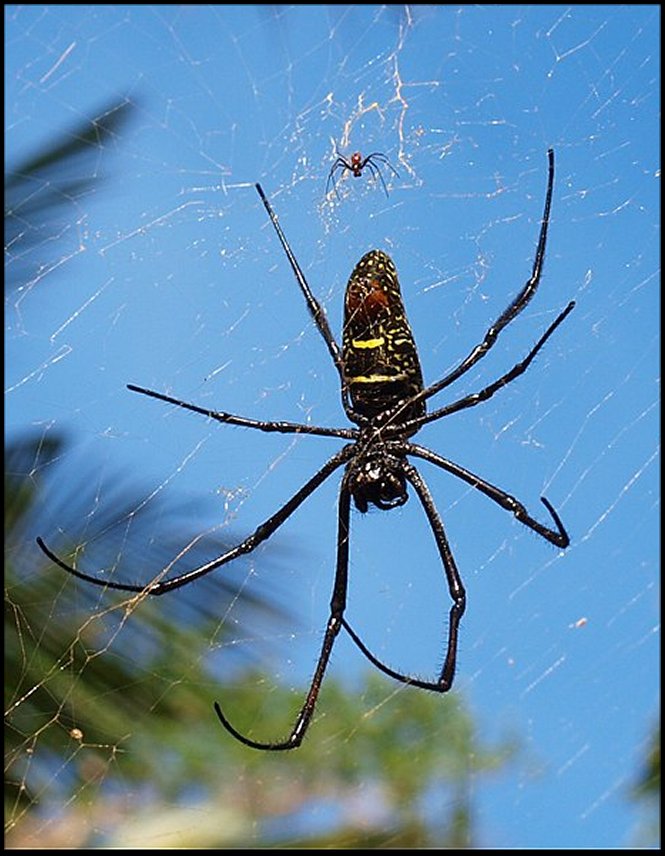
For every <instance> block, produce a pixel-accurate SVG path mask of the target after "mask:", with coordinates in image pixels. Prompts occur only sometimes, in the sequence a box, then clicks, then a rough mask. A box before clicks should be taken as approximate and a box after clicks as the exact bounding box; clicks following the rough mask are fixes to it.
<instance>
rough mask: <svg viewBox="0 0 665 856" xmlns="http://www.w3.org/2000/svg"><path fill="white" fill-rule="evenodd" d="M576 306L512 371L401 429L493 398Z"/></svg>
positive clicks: (569, 308) (526, 365)
mask: <svg viewBox="0 0 665 856" xmlns="http://www.w3.org/2000/svg"><path fill="white" fill-rule="evenodd" d="M574 308H575V301H574V300H571V302H570V303H569V304H568V306H566V308H565V309H564V310H563V312H561V313H560V314H559V315H558V317H557V318H556V319H555V320H554V321H553V323H552V324H550V326H549V327H548V328H547V330H546V331H545V332H544V333H543V335H542V336H541V337H540V339H538V341H537V342H536V344H535V345H534V346H533V348H532V349H531V350H530V351H529V353H528V354H527V355H526V357H525V358H524V359H523V360H522V361H521V362H519V363H517V364H516V365H514V366H513V367H512V369H511V370H510V371H508V372H506V373H505V374H504V375H501V377H500V378H499V379H498V380H495V381H494V383H491V384H489V386H486V387H485V388H484V389H481V390H480V391H479V392H473V393H471V394H470V395H465V396H464V398H460V399H458V400H457V401H453V402H452V404H447V405H445V407H440V408H439V409H438V410H433V411H432V412H431V413H426V414H425V415H424V416H419V417H417V418H416V419H411V420H409V421H408V422H405V423H404V424H403V425H400V430H402V429H403V428H404V429H406V430H408V431H411V430H412V429H413V428H420V427H421V426H422V425H425V424H426V423H427V422H434V421H435V420H436V419H441V418H442V417H443V416H449V415H450V414H451V413H457V411H458V410H464V409H466V408H467V407H475V406H476V404H481V402H483V401H487V399H488V398H491V397H492V396H493V395H494V394H495V393H496V392H498V391H499V390H500V389H503V387H504V386H507V385H508V384H509V383H511V381H513V380H515V379H516V378H518V377H519V376H520V375H522V374H524V372H525V371H526V370H527V369H528V368H529V366H530V365H531V363H532V361H533V360H534V358H535V356H536V354H537V353H538V351H539V350H540V349H541V348H542V347H543V345H544V344H545V342H546V341H547V340H548V339H549V337H550V336H551V335H552V333H554V331H555V330H556V328H557V327H558V326H559V324H561V323H562V322H563V321H564V319H565V318H566V317H567V316H568V315H569V314H570V313H571V312H572V311H573V309H574ZM411 400H413V399H411ZM410 403H411V402H408V404H410Z"/></svg>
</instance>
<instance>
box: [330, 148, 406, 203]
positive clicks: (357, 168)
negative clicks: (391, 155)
mask: <svg viewBox="0 0 665 856" xmlns="http://www.w3.org/2000/svg"><path fill="white" fill-rule="evenodd" d="M336 154H337V158H336V159H335V162H334V163H333V165H332V166H331V167H330V172H329V173H328V181H327V182H326V193H328V190H329V189H330V182H332V186H333V188H334V190H335V194H336V196H337V198H338V199H339V193H338V192H337V181H336V179H335V173H336V172H337V170H338V169H341V170H342V173H344V172H351V173H353V175H354V177H355V178H360V176H361V175H362V172H363V170H364V169H365V167H367V169H368V170H369V171H370V173H371V174H372V178H373V179H374V181H376V178H377V176H378V177H379V181H380V182H381V186H382V187H383V190H384V193H385V194H386V196H388V188H387V187H386V183H385V181H384V180H383V175H382V173H381V166H380V164H383V165H384V166H387V167H388V169H389V170H390V171H391V172H392V173H393V174H394V175H396V176H397V177H398V178H399V173H398V172H397V170H396V169H395V167H394V166H393V165H392V164H391V163H390V161H389V160H388V158H387V157H386V156H385V155H384V154H383V152H372V154H370V155H367V157H366V158H363V156H362V154H361V153H360V152H354V153H353V154H352V155H351V159H350V160H349V159H348V158H345V157H344V155H341V154H340V153H339V152H336Z"/></svg>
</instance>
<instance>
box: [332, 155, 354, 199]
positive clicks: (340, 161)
mask: <svg viewBox="0 0 665 856" xmlns="http://www.w3.org/2000/svg"><path fill="white" fill-rule="evenodd" d="M338 169H342V170H344V169H351V167H350V166H349V165H348V164H347V162H346V161H345V160H344V158H342V157H341V156H340V155H338V156H337V160H336V161H335V162H334V163H333V165H332V166H331V167H330V172H329V173H328V181H327V182H326V195H327V193H328V190H329V188H330V182H331V181H332V185H333V189H334V191H335V196H337V198H338V199H339V191H338V190H337V182H336V179H335V173H336V172H337V170H338Z"/></svg>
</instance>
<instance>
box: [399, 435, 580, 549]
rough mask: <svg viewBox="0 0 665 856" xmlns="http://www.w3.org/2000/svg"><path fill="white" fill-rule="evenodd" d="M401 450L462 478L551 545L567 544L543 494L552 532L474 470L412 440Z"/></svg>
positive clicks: (543, 501)
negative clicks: (553, 527) (551, 523)
mask: <svg viewBox="0 0 665 856" xmlns="http://www.w3.org/2000/svg"><path fill="white" fill-rule="evenodd" d="M404 451H405V452H406V454H407V455H415V456H416V457H418V458H422V459H423V460H425V461H429V462H430V463H431V464H435V465H436V466H437V467H441V469H442V470H446V472H449V473H451V474H452V475H454V476H457V478H458V479H462V481H465V482H466V483H467V484H469V485H471V487H473V488H475V489H476V490H479V491H480V492H481V493H484V494H485V496H488V497H489V498H490V499H491V500H492V501H493V502H496V504H497V505H500V506H501V508H504V509H505V510H506V511H510V512H511V514H513V515H514V516H515V517H516V518H517V519H518V520H519V521H520V523H523V524H524V525H525V526H527V527H528V528H529V529H531V530H532V531H533V532H535V533H536V534H538V535H540V536H541V537H542V538H545V540H547V541H549V542H550V544H554V545H555V546H556V547H561V549H564V548H566V547H567V546H568V544H570V538H569V536H568V533H567V532H566V530H565V528H564V525H563V523H562V522H561V518H560V517H559V515H558V514H557V513H556V511H555V510H554V507H553V506H552V504H551V503H550V502H549V500H548V499H547V498H546V497H544V496H541V497H540V501H541V502H542V503H543V505H544V506H545V508H546V509H547V510H548V511H549V513H550V515H551V517H552V520H553V521H554V524H555V526H556V530H557V531H556V532H555V531H554V530H553V529H549V528H548V527H547V526H544V525H543V524H542V523H539V522H538V521H537V520H535V519H534V518H533V517H531V515H530V514H529V513H528V511H527V510H526V508H525V507H524V506H523V505H522V503H521V502H519V500H517V499H515V497H514V496H511V495H510V494H509V493H506V492H505V491H503V490H501V489H500V488H498V487H495V485H493V484H491V483H490V482H488V481H485V479H482V478H480V476H477V475H475V473H472V472H470V471H469V470H466V469H465V468H464V467H461V466H460V465H459V464H455V463H454V462H453V461H449V460H448V459H447V458H443V457H441V455H437V454H436V452H432V451H431V449H426V448H425V447H424V446H418V445H417V444H416V443H407V444H406V446H405V447H404Z"/></svg>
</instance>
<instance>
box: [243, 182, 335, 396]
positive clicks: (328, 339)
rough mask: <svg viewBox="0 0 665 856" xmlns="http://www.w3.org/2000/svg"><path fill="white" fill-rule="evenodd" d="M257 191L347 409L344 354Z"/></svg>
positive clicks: (257, 186) (265, 199)
mask: <svg viewBox="0 0 665 856" xmlns="http://www.w3.org/2000/svg"><path fill="white" fill-rule="evenodd" d="M256 190H257V193H258V194H259V196H260V197H261V201H262V202H263V205H264V207H265V209H266V211H267V212H268V216H269V217H270V221H271V223H272V225H273V227H274V229H275V232H277V237H278V238H279V241H280V243H281V245H282V247H283V249H284V252H285V253H286V257H287V259H288V260H289V264H290V265H291V270H292V271H293V274H294V276H295V278H296V280H297V282H298V285H299V286H300V290H301V291H302V293H303V294H304V296H305V301H306V303H307V308H308V309H309V311H310V313H311V315H312V318H313V319H314V323H315V324H316V326H317V327H318V330H319V333H320V334H321V336H322V337H323V339H324V341H325V343H326V345H327V346H328V351H329V352H330V356H331V357H332V359H333V362H334V363H335V368H336V369H337V373H338V374H339V379H340V381H341V388H342V399H343V403H344V407H345V409H346V408H347V406H348V404H349V402H348V391H347V389H346V384H345V383H344V361H343V359H342V352H341V350H340V347H339V345H338V344H337V341H336V340H335V337H334V336H333V333H332V330H331V329H330V325H329V324H328V319H327V318H326V313H325V312H324V311H323V307H322V306H321V304H320V303H319V302H318V300H317V299H316V298H315V297H314V295H313V294H312V291H311V289H310V287H309V285H308V284H307V280H306V279H305V275H304V273H303V272H302V270H301V269H300V265H299V264H298V261H297V259H296V257H295V255H294V253H293V250H292V249H291V247H290V246H289V242H288V241H287V240H286V235H285V234H284V232H283V231H282V227H281V226H280V225H279V220H278V218H277V214H275V212H274V211H273V207H272V205H271V204H270V202H269V201H268V198H267V196H266V195H265V193H264V192H263V188H262V187H261V185H260V184H257V185H256Z"/></svg>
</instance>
